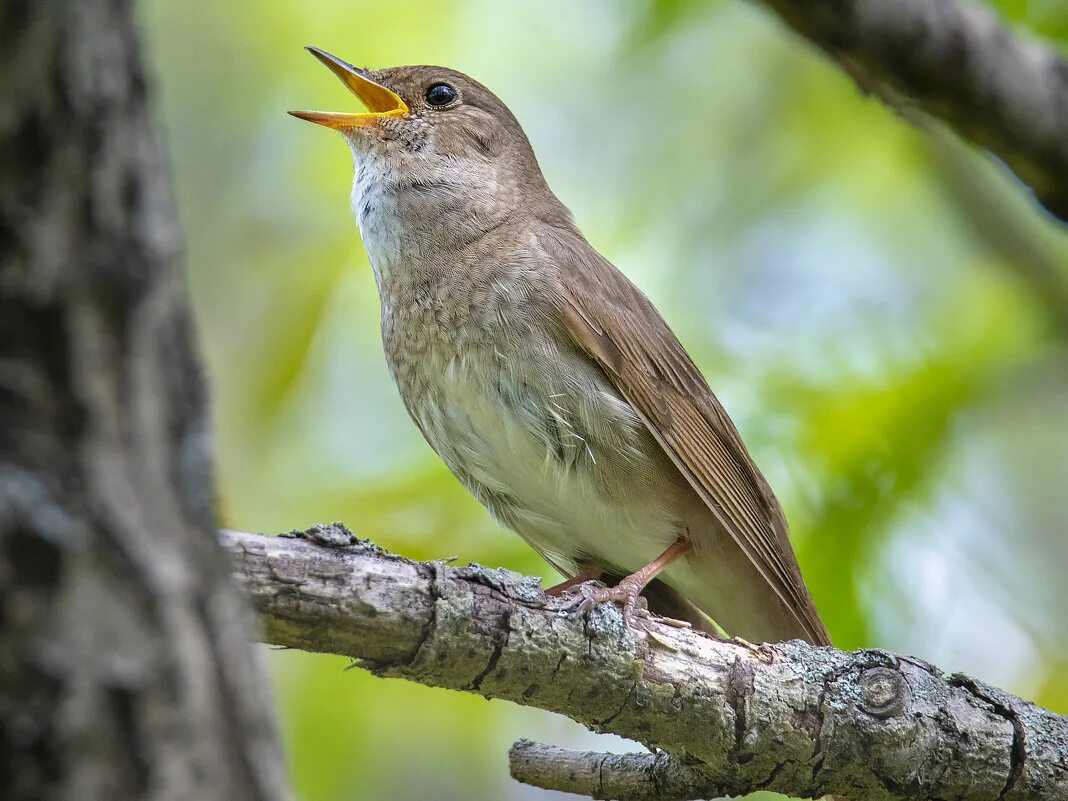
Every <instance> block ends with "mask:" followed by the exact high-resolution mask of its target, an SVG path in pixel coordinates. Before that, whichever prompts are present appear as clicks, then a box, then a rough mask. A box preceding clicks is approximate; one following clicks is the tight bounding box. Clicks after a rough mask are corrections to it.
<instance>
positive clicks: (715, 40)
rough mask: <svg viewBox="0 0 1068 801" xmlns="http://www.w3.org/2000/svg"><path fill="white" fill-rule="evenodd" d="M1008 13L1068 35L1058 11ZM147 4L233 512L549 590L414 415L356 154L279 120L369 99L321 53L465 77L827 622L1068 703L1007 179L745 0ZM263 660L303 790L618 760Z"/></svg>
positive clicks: (1034, 244)
mask: <svg viewBox="0 0 1068 801" xmlns="http://www.w3.org/2000/svg"><path fill="white" fill-rule="evenodd" d="M995 5H996V6H997V7H998V10H999V12H1000V13H1002V14H1003V15H1005V16H1006V17H1007V18H1008V19H1010V20H1011V21H1012V23H1013V24H1014V25H1017V26H1019V27H1020V28H1022V29H1025V30H1028V31H1029V32H1030V33H1031V34H1034V35H1041V36H1046V37H1050V38H1051V39H1053V40H1055V41H1056V43H1057V44H1058V45H1060V46H1064V45H1065V44H1068V11H1065V8H1064V4H1063V3H1060V2H1057V0H1029V1H1028V2H1024V1H1023V0H999V2H997V3H996V4H995ZM144 10H145V21H146V25H147V29H148V33H149V39H150V46H151V52H152V54H153V56H154V58H155V60H156V62H157V64H158V71H159V75H160V80H159V83H160V84H161V89H162V96H163V101H164V107H163V112H164V118H165V123H166V127H167V133H168V136H169V142H170V145H171V148H172V152H173V162H174V168H175V174H176V179H177V184H178V202H179V207H180V212H181V216H182V218H183V221H184V225H185V230H186V233H187V237H188V260H189V275H190V284H191V287H192V290H193V295H194V301H195V306H196V312H197V316H198V323H199V330H200V333H201V337H202V344H203V350H204V353H205V356H206V360H207V364H208V369H209V371H210V376H211V380H212V386H213V391H214V408H215V423H216V432H217V434H216V438H217V450H218V483H219V495H220V504H221V508H222V511H223V516H224V518H225V523H226V524H227V525H230V526H234V527H239V528H245V529H250V530H261V531H281V530H285V529H289V528H293V527H297V526H305V525H308V524H310V523H312V522H315V521H323V520H333V519H342V520H344V521H346V522H347V523H348V524H349V525H350V526H352V527H353V528H354V529H355V530H357V531H358V532H359V533H360V534H362V535H363V536H369V537H371V538H372V539H374V540H376V541H378V542H379V543H380V544H382V545H384V546H386V547H388V548H391V549H394V550H397V551H399V552H402V553H405V554H407V555H410V556H412V557H415V558H446V557H452V556H456V557H459V558H460V559H461V560H462V561H467V560H477V561H481V562H484V563H487V564H490V565H505V566H508V567H510V568H513V569H516V570H520V571H523V572H527V573H540V574H541V575H543V576H544V577H545V578H546V579H547V580H551V579H552V578H554V577H553V575H552V571H551V570H549V569H548V567H547V566H545V565H544V564H543V563H542V562H541V561H540V560H539V559H538V558H537V557H536V555H534V554H533V552H532V551H531V550H530V549H529V548H528V547H527V546H526V545H524V544H523V543H522V542H521V541H519V539H518V538H516V537H514V536H513V535H511V534H508V533H507V532H505V531H503V530H501V529H500V528H498V527H497V526H496V525H495V524H494V523H493V522H492V521H490V520H489V519H488V517H487V515H486V514H485V513H484V511H483V510H482V509H481V508H480V507H479V506H478V504H477V503H476V502H475V501H474V500H473V499H472V498H470V497H469V496H468V495H467V494H466V492H464V491H463V489H462V488H461V487H460V486H459V485H458V484H457V483H456V481H455V480H454V479H453V478H452V476H451V475H450V474H449V473H448V471H447V470H446V469H445V468H444V467H443V466H442V465H441V464H440V463H439V462H438V461H437V459H436V458H435V457H434V455H433V454H432V453H431V452H430V450H429V448H427V447H426V446H425V445H424V444H423V443H422V442H421V440H420V439H419V435H418V433H417V432H416V430H415V429H414V427H413V426H412V425H411V424H410V422H409V420H408V419H407V416H406V415H405V413H404V411H403V409H402V408H401V406H400V402H399V400H398V398H397V397H396V393H395V391H394V389H393V387H392V385H391V383H390V379H389V376H388V373H387V372H386V369H385V366H384V363H383V359H382V355H381V349H380V344H379V334H378V321H377V317H378V306H377V298H376V295H375V290H374V285H373V281H372V279H371V276H370V271H369V268H368V266H367V263H366V259H365V257H364V255H363V252H362V249H361V247H360V243H359V238H358V234H357V232H356V230H355V227H354V225H353V222H352V218H351V214H350V213H349V210H348V208H347V198H348V193H349V185H350V181H351V173H352V166H351V159H350V157H349V155H348V153H347V152H346V148H345V147H344V146H343V144H342V143H341V142H340V141H338V140H337V139H336V138H335V137H332V136H331V135H330V134H329V133H328V132H327V131H325V130H320V129H316V128H312V127H311V126H308V125H305V124H303V123H300V122H298V121H296V120H294V119H292V118H290V117H288V116H286V115H285V114H284V111H285V110H286V109H289V108H337V109H348V108H352V107H353V105H352V104H353V103H354V101H353V100H352V98H350V97H349V96H348V95H347V94H346V93H345V92H344V90H343V89H342V88H341V87H340V86H338V85H337V83H336V82H335V81H333V80H331V78H330V76H329V75H328V74H326V73H325V71H323V70H322V69H321V67H320V66H319V65H318V64H317V63H316V62H314V60H312V59H310V58H308V57H307V56H306V54H304V53H303V51H302V50H301V46H302V45H305V44H315V45H319V46H322V47H325V48H327V49H329V50H332V51H335V52H337V53H338V54H340V55H342V56H343V57H346V58H348V59H349V60H352V61H355V62H357V63H364V64H368V65H371V66H382V65H389V64H397V63H444V64H449V65H451V66H455V67H458V68H460V69H463V70H465V71H468V72H470V73H472V74H474V75H475V76H476V77H479V78H481V79H483V80H484V81H485V82H486V83H488V84H489V85H490V86H492V87H493V88H494V89H495V90H496V91H498V93H500V94H501V95H502V97H504V99H505V100H506V101H507V102H508V103H509V104H510V105H511V107H512V108H513V110H514V111H515V112H516V114H517V116H518V117H519V119H520V120H521V122H522V123H523V124H524V126H525V127H526V130H527V131H528V133H529V134H530V136H531V138H532V141H533V143H534V145H535V148H536V150H537V151H538V154H539V157H540V160H541V162H542V165H543V167H544V169H545V171H546V173H547V176H548V178H549V180H550V183H551V184H552V185H553V187H554V188H555V189H556V191H557V192H558V194H560V195H561V197H562V198H563V199H564V200H565V201H566V202H567V203H568V204H569V205H570V206H571V207H572V208H573V209H574V211H575V213H576V217H577V219H578V220H579V222H580V224H581V225H582V227H583V229H584V230H585V231H586V233H587V234H588V235H589V237H590V239H591V240H592V241H593V242H594V244H595V245H596V246H597V247H599V248H600V249H601V250H603V251H604V252H605V253H606V254H607V255H609V256H610V257H611V258H612V259H613V260H614V261H616V263H617V264H619V266H620V267H621V268H623V269H624V270H625V271H626V272H628V274H630V275H631V276H632V277H633V278H634V279H635V280H636V281H637V282H638V283H639V284H640V285H641V286H642V287H643V288H644V289H646V290H647V291H648V292H649V293H650V295H651V296H653V297H654V299H655V300H656V302H657V304H658V305H659V306H660V308H661V309H662V311H663V312H664V314H665V316H666V317H667V318H668V320H669V321H670V322H671V323H672V325H673V326H674V327H675V329H676V330H677V331H678V332H679V334H680V336H681V337H682V339H683V341H684V342H685V343H686V344H687V346H688V347H689V348H690V349H691V351H692V352H693V354H694V355H695V358H696V359H697V361H698V363H699V364H700V365H701V366H702V368H703V369H705V371H706V374H707V375H708V376H709V378H710V381H711V383H712V385H713V387H714V388H715V389H716V391H717V392H719V393H720V395H721V397H722V399H723V400H724V403H725V404H726V405H727V407H728V409H729V411H730V412H731V413H732V415H733V416H734V418H735V419H736V420H737V422H738V423H739V426H740V428H741V429H742V432H743V435H744V436H745V438H746V440H747V442H749V443H750V445H751V448H752V450H753V452H754V455H755V456H756V458H757V460H758V461H759V462H760V463H761V465H762V466H764V468H765V469H766V470H767V472H768V474H769V477H770V479H771V481H772V483H773V485H774V486H775V488H776V490H777V492H778V493H779V495H780V496H781V497H782V499H783V501H784V505H785V506H786V509H787V513H788V517H789V518H790V520H791V523H792V527H793V531H794V536H795V541H796V544H797V548H798V554H799V559H800V561H801V563H802V568H803V570H804V572H805V574H806V577H807V579H808V581H809V583H810V585H811V587H812V591H813V594H814V596H815V598H816V600H817V603H818V606H819V607H820V609H821V610H822V613H823V615H824V616H825V618H826V619H827V621H828V625H829V628H830V630H831V633H832V635H833V636H834V637H835V639H836V641H837V642H838V643H839V644H840V645H842V646H844V647H854V646H862V645H872V646H885V647H889V648H895V649H899V650H905V651H910V652H913V653H916V654H918V655H920V656H923V657H926V658H929V659H931V660H932V661H935V662H938V663H939V664H941V665H943V666H944V667H946V668H948V669H961V670H968V671H971V672H973V673H975V674H977V675H979V676H980V677H982V678H985V679H987V680H989V681H991V682H994V683H999V684H1002V685H1004V686H1006V687H1007V688H1008V689H1010V690H1015V691H1017V692H1020V693H1023V694H1025V695H1030V696H1031V697H1034V698H1035V699H1036V700H1038V701H1039V702H1041V703H1044V704H1046V705H1048V706H1050V707H1052V708H1054V709H1058V710H1060V711H1064V712H1068V679H1066V676H1068V672H1066V670H1065V668H1066V664H1065V660H1064V654H1065V653H1066V652H1068V633H1066V631H1065V628H1064V626H1063V620H1064V614H1066V613H1068V602H1065V601H1064V600H1063V593H1062V592H1061V591H1060V584H1061V575H1060V573H1061V572H1063V564H1065V562H1066V560H1068V553H1066V550H1068V546H1066V545H1065V541H1066V538H1065V526H1066V522H1065V521H1068V497H1065V496H1064V493H1063V487H1064V486H1065V485H1066V483H1068V460H1066V459H1065V457H1064V453H1065V452H1066V449H1068V435H1061V434H1059V433H1057V432H1060V430H1061V429H1062V428H1064V426H1063V421H1064V418H1065V400H1064V397H1065V395H1064V393H1065V391H1066V387H1065V384H1064V382H1062V381H1054V380H1052V378H1051V376H1061V375H1063V372H1064V371H1063V366H1064V355H1063V354H1064V344H1063V336H1064V334H1063V333H1058V332H1059V331H1062V330H1063V329H1061V328H1058V324H1057V321H1056V316H1057V314H1058V312H1057V309H1058V308H1060V307H1062V306H1063V304H1061V301H1060V299H1059V295H1058V290H1057V289H1056V287H1057V286H1059V283H1058V282H1059V281H1062V280H1064V279H1065V278H1066V276H1065V271H1064V268H1063V265H1065V264H1068V258H1066V256H1068V237H1065V236H1064V233H1063V231H1062V230H1059V229H1057V228H1055V227H1054V226H1052V225H1051V224H1050V223H1049V221H1048V220H1046V219H1045V218H1044V217H1042V216H1041V215H1040V214H1037V213H1036V212H1035V210H1034V208H1033V207H1032V205H1031V204H1030V203H1029V202H1028V201H1027V199H1026V197H1025V195H1024V193H1023V192H1021V191H1020V189H1019V187H1017V186H1015V185H1014V184H1013V183H1012V182H1011V180H1009V179H1008V178H1007V177H1006V176H1005V175H1004V173H1003V171H1001V170H999V169H997V168H995V167H992V166H991V165H990V164H989V163H988V160H987V159H985V158H983V157H982V156H978V155H976V154H973V153H969V152H968V151H967V149H965V148H962V147H960V146H959V145H955V144H954V143H953V142H952V141H951V140H950V139H940V140H938V139H936V140H930V139H928V138H927V137H925V136H924V135H922V134H920V133H918V132H916V131H914V130H912V129H910V128H909V127H907V126H906V125H905V124H904V123H902V122H901V121H900V120H898V119H897V118H896V117H895V116H894V115H893V114H892V113H890V112H888V111H887V110H886V109H885V108H883V107H882V106H881V105H880V104H879V103H878V102H877V101H875V100H872V99H870V98H865V97H864V96H862V95H861V94H860V93H859V92H858V91H857V90H856V88H855V87H854V85H853V84H852V83H851V82H850V81H849V79H848V78H847V77H845V76H844V75H843V74H841V73H840V72H839V71H838V70H837V69H836V68H835V67H834V66H833V65H832V64H831V63H830V62H829V61H828V60H826V59H825V58H823V57H821V56H819V55H818V54H816V53H815V52H814V51H812V50H810V49H809V48H807V47H806V46H805V44H804V43H803V42H801V41H800V40H797V39H796V38H794V37H792V36H790V35H788V34H786V33H785V31H784V29H783V28H782V26H781V25H779V24H778V23H777V22H776V21H775V20H774V19H772V18H771V17H769V16H767V15H766V13H765V12H763V11H762V10H761V9H760V8H759V6H758V5H756V4H753V5H750V4H740V3H731V2H725V1H724V2H716V3H705V2H692V1H691V0H675V1H673V2H663V0H661V2H656V1H655V0H649V1H648V2H645V3H638V4H634V5H633V6H631V5H628V4H619V3H612V2H608V1H607V0H597V1H596V2H589V3H583V4H574V3H569V2H566V0H551V2H548V3H540V4H511V3H491V2H488V0H467V1H465V2H456V3H435V2H429V1H428V0H405V1H404V2H395V0H373V1H372V2H362V3H360V4H357V5H353V4H348V3H342V2H340V1H339V0H322V1H321V2H317V3H269V4H264V3H253V2H251V0H235V2H232V3H228V4H225V5H219V6H216V7H213V8H212V9H211V10H210V11H209V12H207V15H205V14H191V13H189V9H188V8H187V7H186V6H184V5H182V4H179V3H167V2H163V1H162V0H148V2H147V3H146V4H145V8H144ZM1064 308H1066V309H1068V307H1064ZM1062 312H1064V309H1062ZM1066 319H1068V318H1066ZM992 631H993V632H996V634H994V635H992V634H991V632H992ZM1004 642H1009V643H1012V644H1013V653H1014V654H1016V656H1017V658H1015V659H1011V660H1010V659H1007V656H1006V652H1005V651H1004V650H1003V649H1002V648H1000V647H999V645H998V643H1004ZM270 663H271V667H272V671H273V675H274V677H275V686H276V688H277V692H278V697H279V700H280V706H281V712H282V722H283V727H284V734H285V738H286V742H287V746H288V749H289V758H290V760H291V762H292V765H293V772H294V779H295V781H296V785H297V787H298V789H299V791H300V793H301V797H303V798H305V799H307V801H339V800H340V799H377V798H434V799H436V800H443V799H450V798H456V799H478V798H487V799H488V798H495V799H499V798H506V797H515V798H519V797H523V798H541V797H546V798H548V797H549V796H548V795H542V794H538V793H531V792H528V791H526V790H524V789H522V788H519V787H517V786H516V785H514V784H512V783H510V782H509V781H508V779H507V775H506V765H505V750H506V748H507V745H508V743H509V742H510V740H511V739H512V738H514V737H517V736H523V735H525V736H530V737H535V738H541V739H546V740H549V741H553V742H557V743H561V744H570V745H573V746H577V747H586V748H590V747H605V746H604V743H603V739H604V738H593V737H592V736H590V735H588V734H585V733H584V732H582V731H581V730H579V728H578V727H577V726H575V725H572V724H570V722H568V721H565V720H563V719H560V718H558V717H554V716H550V715H546V714H541V713H538V712H534V711H532V710H523V709H519V708H516V707H511V706H507V705H503V704H499V703H494V704H490V703H487V702H485V701H482V700H480V699H477V698H473V697H467V696H463V695H460V694H453V693H445V692H442V691H438V690H432V689H427V688H423V687H417V686H411V685H407V684H403V683H399V682H383V681H380V680H377V679H372V678H370V677H368V676H367V675H366V674H364V673H363V672H362V671H359V670H353V671H345V670H344V668H345V666H346V663H345V662H344V660H340V659H337V658H334V657H328V656H317V655H308V654H299V653H295V652H279V653H272V654H271V656H270ZM613 747H620V748H627V747H628V745H627V744H625V743H620V742H616V743H615V744H614V746H613Z"/></svg>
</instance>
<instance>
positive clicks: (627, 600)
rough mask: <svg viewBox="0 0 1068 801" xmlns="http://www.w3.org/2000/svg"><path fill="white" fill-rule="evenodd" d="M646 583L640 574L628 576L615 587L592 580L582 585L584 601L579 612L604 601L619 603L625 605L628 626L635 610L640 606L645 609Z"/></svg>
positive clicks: (625, 620) (624, 615)
mask: <svg viewBox="0 0 1068 801" xmlns="http://www.w3.org/2000/svg"><path fill="white" fill-rule="evenodd" d="M644 587H645V585H644V584H643V583H642V582H641V580H640V577H638V576H627V577H626V578H624V579H623V580H622V581H620V582H619V583H618V584H617V585H616V586H614V587H605V586H603V585H601V584H594V583H593V582H590V583H588V584H583V585H582V588H581V589H582V596H583V597H582V601H580V602H579V605H578V613H579V614H584V613H586V612H589V611H590V610H591V609H594V608H596V607H598V606H600V605H601V604H603V603H609V602H611V603H617V604H619V605H621V606H622V607H623V622H624V623H626V624H627V625H628V626H629V625H630V623H631V619H632V618H633V617H634V612H635V610H636V609H638V608H639V602H641V607H640V608H641V609H642V610H643V611H644V609H645V604H644V599H643V598H642V597H641V591H642V589H644Z"/></svg>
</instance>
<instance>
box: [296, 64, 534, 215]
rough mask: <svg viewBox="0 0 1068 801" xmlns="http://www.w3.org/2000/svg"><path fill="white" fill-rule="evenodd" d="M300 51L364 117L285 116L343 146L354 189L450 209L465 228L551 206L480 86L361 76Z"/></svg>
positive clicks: (423, 72) (515, 128) (524, 146)
mask: <svg viewBox="0 0 1068 801" xmlns="http://www.w3.org/2000/svg"><path fill="white" fill-rule="evenodd" d="M307 49H308V51H309V52H310V53H312V55H314V56H315V57H316V58H318V59H319V60H320V61H321V62H322V63H323V64H325V65H326V66H327V67H328V68H329V69H330V71H331V72H333V73H334V74H335V75H336V76H337V77H338V78H340V79H341V82H342V83H344V84H345V86H347V87H348V88H349V90H350V91H351V92H352V93H353V94H354V95H356V96H357V97H358V98H359V99H360V101H361V102H362V103H363V104H364V105H365V106H366V107H367V111H366V112H360V113H348V112H337V111H291V112H290V114H292V115H293V116H295V117H299V118H300V119H302V120H307V121H309V122H314V123H317V124H319V125H325V126H326V127H328V128H333V129H334V130H336V131H338V132H340V133H341V134H342V135H343V136H344V137H345V139H346V140H347V141H348V143H349V146H350V147H351V149H352V152H353V156H354V158H355V160H356V165H357V172H358V175H357V183H359V181H360V173H361V172H362V173H364V175H365V177H367V178H369V179H371V180H378V181H381V182H384V183H387V184H389V185H390V186H391V188H392V189H394V190H404V189H405V188H411V189H414V190H416V191H415V192H412V193H409V194H418V195H419V196H420V198H419V202H421V203H422V204H423V205H425V206H428V208H427V209H426V211H428V212H431V213H433V211H434V208H435V207H440V206H446V207H453V208H452V210H453V211H455V212H456V213H457V215H458V216H461V217H464V218H467V219H472V220H474V219H477V218H480V217H486V216H487V215H488V216H490V217H492V216H496V215H498V214H503V213H507V212H508V211H509V210H514V209H516V208H522V207H524V206H526V205H529V204H530V203H532V202H536V201H537V200H538V199H539V198H552V195H551V193H550V192H549V191H548V188H547V187H546V185H545V181H544V178H543V177H542V174H541V170H540V168H539V167H538V163H537V159H536V158H535V157H534V152H533V150H532V149H531V147H530V143H529V141H528V140H527V137H526V135H525V134H524V133H523V129H522V128H521V127H520V125H519V123H518V122H517V121H516V119H515V117H514V116H513V115H512V112H511V111H509V110H508V107H507V106H505V104H504V103H503V102H501V100H500V99H499V98H498V97H497V96H496V95H494V94H493V93H492V92H491V91H490V90H489V89H487V88H486V87H485V86H483V85H482V84H480V83H479V82H478V81H476V80H474V79H473V78H470V77H468V76H467V75H464V74H463V73H461V72H457V71H456V70H452V69H448V68H446V67H434V66H406V67H390V68H387V69H380V70H364V69H360V68H358V67H354V66H353V65H351V64H349V63H348V62H346V61H342V60H341V59H339V58H337V57H336V56H333V55H331V54H329V53H326V52H325V51H323V50H320V49H318V48H315V47H309V48H307ZM552 199H553V201H555V198H552ZM355 200H356V195H355V193H354V201H355ZM409 201H410V202H414V201H415V199H414V198H410V199H409ZM449 210H450V209H449V208H442V209H441V212H442V213H444V214H448V212H449ZM359 215H360V210H359V209H357V216H359ZM487 223H488V224H493V221H492V220H487Z"/></svg>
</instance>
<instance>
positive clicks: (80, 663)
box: [0, 0, 288, 801]
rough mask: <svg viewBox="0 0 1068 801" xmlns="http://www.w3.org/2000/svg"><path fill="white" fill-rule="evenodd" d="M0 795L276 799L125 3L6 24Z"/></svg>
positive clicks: (72, 3) (2, 62) (266, 713)
mask: <svg viewBox="0 0 1068 801" xmlns="http://www.w3.org/2000/svg"><path fill="white" fill-rule="evenodd" d="M0 97H3V98H4V100H3V104H2V105H0V787H2V788H3V796H4V798H5V799H8V801H14V799H31V798H32V799H77V801H93V799H109V801H113V800H114V799H131V798H152V799H197V801H210V800H211V799H226V801H238V800H239V799H282V798H286V797H288V790H287V785H286V777H285V772H284V767H283V762H282V759H281V756H280V751H279V748H278V745H277V740H276V733H275V728H274V722H273V717H272V713H271V709H270V703H269V700H268V697H267V693H266V683H265V679H264V676H263V672H262V669H261V666H260V665H259V664H258V662H257V660H256V658H255V654H254V653H253V651H252V647H251V646H250V645H249V643H248V642H247V640H246V632H247V623H248V618H247V615H246V610H245V607H244V604H243V601H242V599H240V598H239V597H238V594H237V591H236V589H235V588H234V587H233V586H232V585H231V583H230V581H229V564H228V562H227V561H226V559H225V557H224V556H223V554H222V553H221V552H220V551H219V549H218V547H217V544H216V539H215V534H214V521H213V510H212V486H211V470H210V447H209V446H210V442H209V437H208V419H207V418H208V415H207V409H206V403H205V395H204V390H203V382H202V380H201V377H200V373H199V369H198V364H197V358H196V354H195V351H194V347H193V341H192V335H191V327H190V319H189V309H188V308H187V305H186V300H185V291H184V284H183V276H182V271H181V265H180V252H179V251H180V238H179V231H178V227H177V223H176V219H175V213H174V208H173V206H172V200H171V194H170V182H169V177H168V174H167V169H166V165H165V162H164V157H163V151H162V149H161V147H160V142H159V139H158V137H157V133H156V130H155V128H154V126H153V125H152V123H151V121H150V118H149V113H148V111H149V110H148V97H147V95H146V77H145V70H144V67H143V65H142V63H141V57H140V47H139V41H138V36H137V31H136V28H135V25H134V21H133V9H132V3H131V2H130V0H118V1H117V2H114V1H113V2H105V1H104V0H32V1H31V0H5V2H3V4H0Z"/></svg>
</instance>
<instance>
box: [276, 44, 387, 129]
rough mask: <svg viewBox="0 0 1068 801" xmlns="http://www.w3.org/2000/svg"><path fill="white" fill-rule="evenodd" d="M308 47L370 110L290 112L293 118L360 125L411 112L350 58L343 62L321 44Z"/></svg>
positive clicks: (343, 125)
mask: <svg viewBox="0 0 1068 801" xmlns="http://www.w3.org/2000/svg"><path fill="white" fill-rule="evenodd" d="M305 49H306V50H307V51H308V52H309V53H311V54H312V55H313V56H315V57H316V58H317V59H319V60H320V61H321V62H323V63H324V64H325V65H326V66H327V67H329V68H330V71H331V72H332V73H334V75H336V76H337V77H338V78H340V79H341V82H342V83H343V84H345V86H347V87H348V88H349V90H350V91H351V92H352V93H353V94H354V95H356V97H358V98H360V101H361V102H362V103H363V104H364V105H365V106H367V108H368V111H367V112H366V113H362V114H347V113H345V112H341V111H291V112H289V113H290V114H292V115H293V116H294V117H299V118H300V119H302V120H307V121H308V122H315V123H318V124H319V125H325V126H327V127H328V128H358V127H362V126H367V125H373V124H374V123H375V122H377V121H378V120H381V119H383V118H385V117H399V116H401V115H402V114H407V113H408V106H407V105H406V104H405V102H404V101H403V100H401V98H400V96H399V95H398V94H397V93H396V92H392V91H390V90H389V89H387V88H386V87H384V86H382V84H379V83H375V82H374V81H372V80H371V79H370V78H368V77H367V76H365V75H364V74H363V72H362V71H361V70H359V69H357V68H356V67H354V66H352V65H351V64H349V63H348V62H347V61H342V60H341V59H340V58H338V57H337V56H332V55H330V54H329V53H327V52H326V51H325V50H320V49H319V48H318V47H307V48H305Z"/></svg>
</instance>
